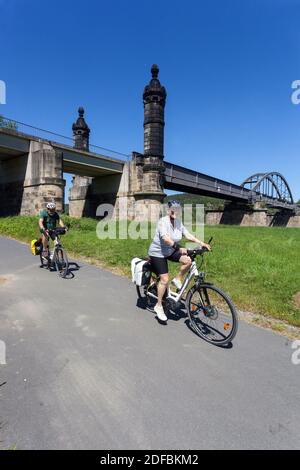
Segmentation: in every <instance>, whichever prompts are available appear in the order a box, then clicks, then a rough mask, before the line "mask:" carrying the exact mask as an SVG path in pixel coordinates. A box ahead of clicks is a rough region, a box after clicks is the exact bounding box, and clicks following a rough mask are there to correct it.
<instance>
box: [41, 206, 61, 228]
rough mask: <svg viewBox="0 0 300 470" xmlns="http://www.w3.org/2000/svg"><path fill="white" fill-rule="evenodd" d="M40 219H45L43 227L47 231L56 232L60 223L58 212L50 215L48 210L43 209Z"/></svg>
mask: <svg viewBox="0 0 300 470" xmlns="http://www.w3.org/2000/svg"><path fill="white" fill-rule="evenodd" d="M40 219H43V227H44V229H45V230H54V229H55V228H56V226H57V224H58V222H59V219H60V217H59V215H58V213H57V212H54V214H49V213H48V211H47V210H46V209H42V210H41V212H40Z"/></svg>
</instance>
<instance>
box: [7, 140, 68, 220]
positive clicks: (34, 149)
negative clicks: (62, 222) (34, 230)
mask: <svg viewBox="0 0 300 470" xmlns="http://www.w3.org/2000/svg"><path fill="white" fill-rule="evenodd" d="M0 174H1V177H0V195H1V206H0V207H1V208H0V215H1V216H6V215H16V214H20V215H36V214H37V213H38V211H39V210H40V209H42V208H44V207H45V204H46V203H47V202H49V201H55V202H56V204H57V208H58V210H59V211H61V210H62V209H63V194H64V185H65V181H64V179H63V173H62V154H61V152H58V151H57V150H55V149H54V148H53V147H52V146H51V145H50V144H47V143H45V142H39V141H37V140H36V141H34V140H32V141H30V144H29V152H28V154H25V155H24V154H23V155H19V156H15V157H10V158H7V159H3V160H2V161H1V173H0Z"/></svg>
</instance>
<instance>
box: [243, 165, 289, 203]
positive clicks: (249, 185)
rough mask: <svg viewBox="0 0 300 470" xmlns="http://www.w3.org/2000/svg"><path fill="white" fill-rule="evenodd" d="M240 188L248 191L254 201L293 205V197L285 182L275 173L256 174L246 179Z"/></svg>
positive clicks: (282, 177) (283, 178) (281, 176)
mask: <svg viewBox="0 0 300 470" xmlns="http://www.w3.org/2000/svg"><path fill="white" fill-rule="evenodd" d="M241 186H242V187H243V188H245V189H249V190H250V191H251V192H252V195H253V198H254V199H256V198H258V199H264V198H267V199H273V200H277V201H280V202H284V203H287V204H294V200H293V195H292V192H291V190H290V187H289V185H288V182H287V180H286V179H285V177H284V176H283V175H281V174H280V173H277V172H276V171H272V172H269V173H256V174H255V175H252V176H250V177H249V178H247V179H246V180H245V181H244V182H243V183H242V184H241Z"/></svg>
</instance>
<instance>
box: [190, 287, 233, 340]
mask: <svg viewBox="0 0 300 470" xmlns="http://www.w3.org/2000/svg"><path fill="white" fill-rule="evenodd" d="M186 309H187V313H188V316H189V320H190V324H191V327H192V328H193V330H194V331H195V332H196V333H197V334H198V335H199V336H200V337H201V338H203V339H205V341H208V342H209V343H212V344H218V345H225V344H228V343H230V342H231V341H232V340H233V338H234V337H235V335H236V333H237V328H238V316H237V312H236V309H235V306H234V305H233V303H232V302H231V300H230V299H229V297H228V296H227V295H226V294H225V293H224V292H223V291H222V290H221V289H219V288H218V287H215V286H213V285H212V284H201V285H200V286H196V285H195V286H193V287H192V288H191V289H190V291H189V292H188V295H187V298H186Z"/></svg>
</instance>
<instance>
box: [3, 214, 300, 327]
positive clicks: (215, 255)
mask: <svg viewBox="0 0 300 470" xmlns="http://www.w3.org/2000/svg"><path fill="white" fill-rule="evenodd" d="M64 220H65V222H66V223H67V224H68V225H69V226H70V231H69V232H68V234H67V235H66V236H65V237H64V238H63V243H64V246H65V247H66V248H67V250H69V251H70V252H72V253H73V254H74V255H76V254H77V255H81V256H84V257H88V258H91V259H93V260H96V261H99V262H101V263H102V264H103V265H105V266H107V267H113V268H118V269H119V270H120V271H122V272H123V273H124V274H126V275H130V260H131V258H133V257H134V256H138V257H145V256H146V255H147V250H148V246H149V243H150V239H149V240H142V239H138V240H131V239H128V240H120V239H115V240H110V239H107V240H99V239H98V238H97V236H96V225H97V221H96V220H94V219H88V218H83V219H72V218H70V217H67V216H64ZM0 234H2V235H7V236H11V237H14V238H17V239H19V240H23V241H26V242H29V241H30V240H31V239H33V238H37V237H38V234H39V231H38V229H37V218H36V217H21V216H19V217H6V218H0ZM210 236H213V237H214V241H213V252H212V253H211V254H209V255H206V256H205V260H206V261H205V264H206V266H205V270H206V272H207V279H208V280H210V281H212V282H214V283H216V284H217V285H219V286H220V287H221V288H223V289H224V290H225V291H226V292H228V293H229V295H230V296H231V297H232V299H233V301H234V302H235V304H236V305H237V306H238V308H239V309H241V310H246V311H251V312H254V313H262V314H265V315H270V316H272V317H274V318H278V319H281V320H285V321H287V322H289V323H290V324H293V325H296V326H300V308H299V306H298V307H297V306H296V305H295V304H294V303H293V296H294V295H295V294H296V293H297V292H299V291H300V229H297V228H295V229H293V228H288V229H287V228H264V227H237V226H207V227H206V228H205V238H206V240H207V239H208V238H209V237H210ZM176 269H178V266H176V265H175V264H174V263H172V266H171V273H175V271H176Z"/></svg>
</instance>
